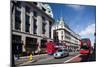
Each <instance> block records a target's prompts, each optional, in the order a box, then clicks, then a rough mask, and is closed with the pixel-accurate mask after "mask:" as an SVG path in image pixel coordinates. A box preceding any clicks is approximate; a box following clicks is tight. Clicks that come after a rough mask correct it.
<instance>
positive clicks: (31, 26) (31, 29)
mask: <svg viewBox="0 0 100 67" xmlns="http://www.w3.org/2000/svg"><path fill="white" fill-rule="evenodd" d="M30 33H31V34H33V12H32V11H31V13H30Z"/></svg>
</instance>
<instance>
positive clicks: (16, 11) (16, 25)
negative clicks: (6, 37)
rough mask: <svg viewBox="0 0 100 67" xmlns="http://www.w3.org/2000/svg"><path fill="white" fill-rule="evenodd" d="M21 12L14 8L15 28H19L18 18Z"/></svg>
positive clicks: (19, 19)
mask: <svg viewBox="0 0 100 67" xmlns="http://www.w3.org/2000/svg"><path fill="white" fill-rule="evenodd" d="M20 15H21V12H20V11H18V10H17V9H15V29H16V30H21V18H20Z"/></svg>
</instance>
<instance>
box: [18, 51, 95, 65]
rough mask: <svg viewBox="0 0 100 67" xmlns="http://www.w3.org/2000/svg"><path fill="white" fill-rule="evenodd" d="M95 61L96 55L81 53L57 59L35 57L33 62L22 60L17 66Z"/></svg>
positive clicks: (44, 56) (46, 56)
mask: <svg viewBox="0 0 100 67" xmlns="http://www.w3.org/2000/svg"><path fill="white" fill-rule="evenodd" d="M34 59H35V60H34ZM89 61H95V54H94V53H93V54H91V55H89V56H87V55H81V54H79V53H70V55H69V56H67V57H63V58H59V59H55V58H54V57H53V56H48V55H47V54H45V55H38V56H34V57H33V60H32V61H29V60H28V59H27V58H21V59H20V60H19V62H18V63H17V64H16V65H18V66H23V65H24V66H27V65H44V64H59V63H60V64H62V63H76V62H89Z"/></svg>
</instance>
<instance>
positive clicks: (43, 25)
mask: <svg viewBox="0 0 100 67" xmlns="http://www.w3.org/2000/svg"><path fill="white" fill-rule="evenodd" d="M45 26H46V22H45V17H43V16H42V33H43V34H45V32H46V30H45Z"/></svg>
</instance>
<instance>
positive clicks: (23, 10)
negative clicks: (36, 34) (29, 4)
mask: <svg viewBox="0 0 100 67" xmlns="http://www.w3.org/2000/svg"><path fill="white" fill-rule="evenodd" d="M21 31H22V32H25V7H24V6H23V4H22V8H21Z"/></svg>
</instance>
